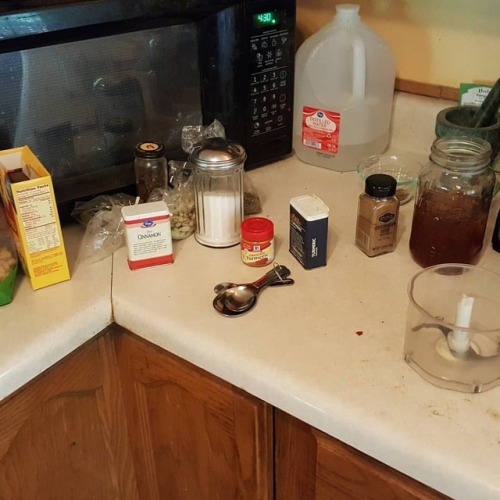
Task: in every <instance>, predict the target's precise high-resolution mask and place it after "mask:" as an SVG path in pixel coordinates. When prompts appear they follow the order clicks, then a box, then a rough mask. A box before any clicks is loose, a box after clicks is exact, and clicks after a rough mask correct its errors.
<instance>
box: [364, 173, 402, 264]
mask: <svg viewBox="0 0 500 500" xmlns="http://www.w3.org/2000/svg"><path fill="white" fill-rule="evenodd" d="M396 186H397V182H396V179H394V177H392V176H390V175H386V174H373V175H370V176H368V177H367V178H366V180H365V192H364V193H362V194H361V195H360V196H359V200H358V217H357V224H356V241H355V243H356V246H357V247H358V248H359V249H360V250H362V251H363V252H364V253H365V254H366V255H368V256H369V257H374V256H376V255H380V254H382V253H387V252H392V251H393V250H394V249H395V248H396V234H397V226H398V216H399V200H398V198H397V197H396Z"/></svg>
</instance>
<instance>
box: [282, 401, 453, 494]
mask: <svg viewBox="0 0 500 500" xmlns="http://www.w3.org/2000/svg"><path fill="white" fill-rule="evenodd" d="M275 432H276V434H275V439H276V457H275V460H276V464H275V467H276V469H275V473H276V500H313V499H314V500H347V499H356V500H358V499H361V498H362V499H363V500H391V499H394V500H396V499H397V500H407V499H408V500H409V499H418V500H426V499H429V500H430V499H442V498H446V497H444V496H442V495H440V494H439V493H437V492H436V491H434V490H432V489H430V488H428V487H427V486H425V485H423V484H421V483H419V482H417V481H415V480H413V479H411V478H409V477H408V476H405V475H404V474H401V473H400V472H398V471H396V470H394V469H392V468H390V467H388V466H386V465H384V464H382V463H381V462H378V461H377V460H374V459H373V458H371V457H369V456H367V455H364V454H363V453H360V452H359V451H357V450H355V449H354V448H352V447H350V446H348V445H346V444H344V443H342V442H340V441H338V440H336V439H334V438H332V437H330V436H328V435H327V434H324V433H323V432H320V431H318V430H317V429H314V428H313V427H311V426H310V425H308V424H305V423H304V422H301V421H300V420H297V419H296V418H294V417H292V416H290V415H287V414H286V413H283V412H281V411H278V410H276V412H275Z"/></svg>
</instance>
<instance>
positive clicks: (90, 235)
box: [71, 193, 135, 264]
mask: <svg viewBox="0 0 500 500" xmlns="http://www.w3.org/2000/svg"><path fill="white" fill-rule="evenodd" d="M134 203H135V198H134V197H133V196H129V195H127V194H122V193H118V194H114V195H100V196H97V197H96V198H94V199H92V200H90V201H87V202H78V203H76V204H75V208H74V209H73V211H72V212H71V215H72V217H73V218H74V219H75V220H77V221H78V222H79V223H80V224H81V225H82V226H84V227H85V228H86V230H85V235H84V236H83V240H82V245H81V247H80V252H79V254H78V260H77V264H81V263H83V262H87V263H94V262H99V261H100V260H103V259H105V258H106V257H108V256H110V255H112V254H113V252H114V251H115V250H117V249H118V248H120V247H122V246H124V245H125V227H124V224H123V218H122V212H121V210H122V207H124V206H128V205H133V204H134Z"/></svg>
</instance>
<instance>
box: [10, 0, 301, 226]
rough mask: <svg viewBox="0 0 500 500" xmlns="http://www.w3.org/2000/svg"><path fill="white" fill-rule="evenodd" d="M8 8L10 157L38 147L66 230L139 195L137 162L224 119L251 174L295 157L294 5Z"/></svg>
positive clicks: (50, 1)
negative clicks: (91, 208) (75, 213)
mask: <svg viewBox="0 0 500 500" xmlns="http://www.w3.org/2000/svg"><path fill="white" fill-rule="evenodd" d="M2 4H3V5H4V6H3V7H2V6H0V88H1V89H2V92H1V93H0V149H8V148H12V147H18V146H24V145H28V146H29V147H30V148H31V149H32V150H33V151H34V153H35V154H36V155H37V156H38V157H39V159H40V160H41V161H42V163H43V164H44V166H45V167H46V168H47V170H48V171H49V172H50V174H51V176H52V180H53V183H54V190H55V195H56V200H57V204H58V206H59V211H60V214H61V211H62V212H63V214H61V218H62V219H64V213H65V212H70V211H71V209H72V207H73V206H74V202H75V201H78V200H86V199H89V198H91V197H93V196H95V195H98V194H102V193H112V192H121V191H123V192H129V193H130V194H134V193H133V190H134V186H135V175H134V168H133V163H134V149H135V145H136V144H137V143H139V142H141V141H157V142H161V143H163V145H164V146H165V150H166V156H167V159H168V160H171V159H174V160H185V159H186V154H185V153H184V151H183V150H182V145H181V132H182V128H183V127H184V126H188V125H205V126H206V125H209V124H212V123H214V121H215V120H218V121H219V122H220V123H221V124H222V125H223V127H224V130H225V134H226V137H227V138H228V139H230V140H233V141H235V142H238V143H240V144H241V145H242V146H243V147H244V148H245V150H246V153H247V161H246V164H245V168H246V169H252V168H255V167H259V166H262V165H265V164H267V163H270V162H273V161H276V160H278V159H280V158H283V157H285V156H287V155H289V154H290V153H291V151H292V129H293V124H292V115H293V112H292V110H293V86H294V81H293V80H294V58H295V46H294V45H295V42H294V38H295V0H182V1H179V0H95V1H79V0H76V1H75V0H72V1H66V2H61V1H57V0H26V1H24V2H2Z"/></svg>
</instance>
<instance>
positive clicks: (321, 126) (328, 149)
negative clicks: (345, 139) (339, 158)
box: [302, 106, 340, 155]
mask: <svg viewBox="0 0 500 500" xmlns="http://www.w3.org/2000/svg"><path fill="white" fill-rule="evenodd" d="M339 135H340V113H335V112H333V111H325V110H324V109H317V108H311V107H309V106H304V108H303V109H302V144H303V145H304V146H307V147H308V148H312V149H317V150H318V151H321V152H323V153H328V154H332V155H336V154H337V153H338V151H339Z"/></svg>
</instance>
